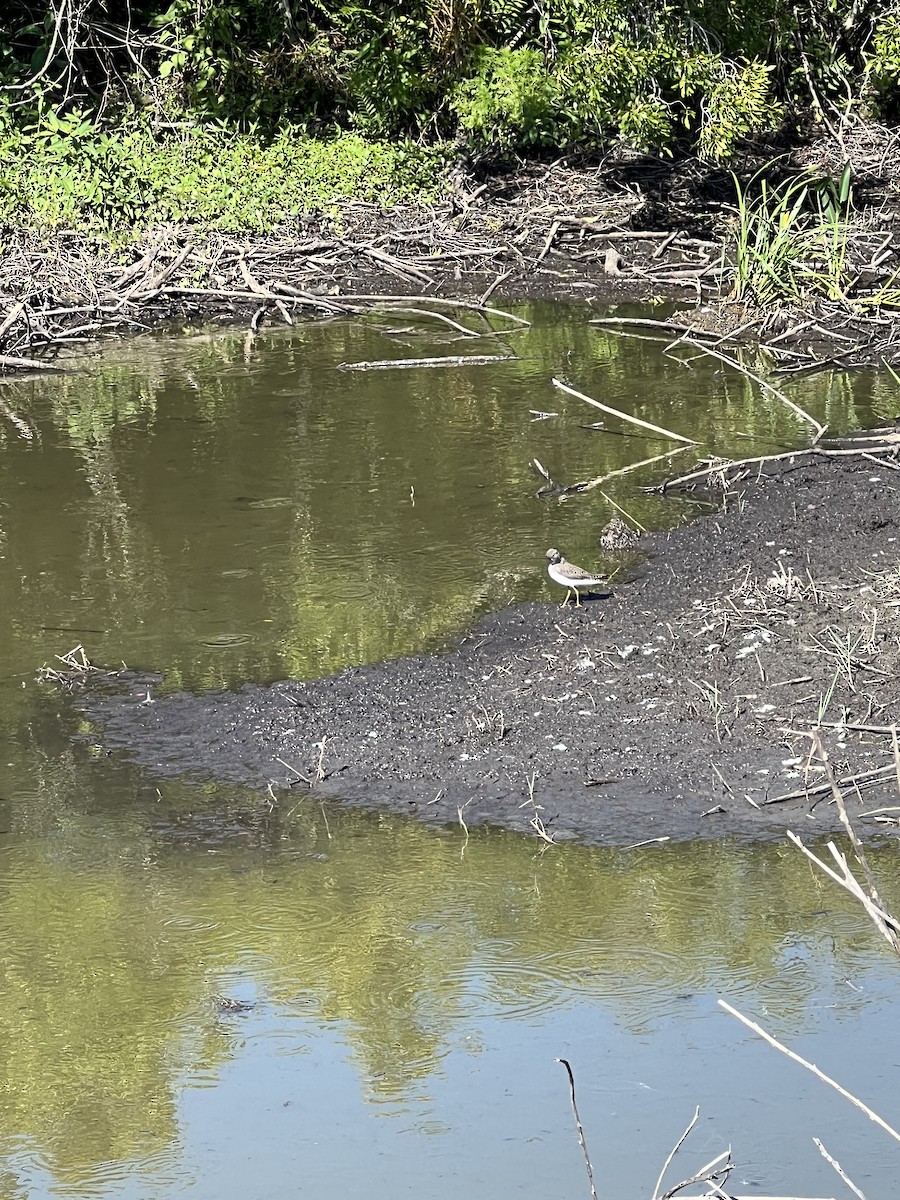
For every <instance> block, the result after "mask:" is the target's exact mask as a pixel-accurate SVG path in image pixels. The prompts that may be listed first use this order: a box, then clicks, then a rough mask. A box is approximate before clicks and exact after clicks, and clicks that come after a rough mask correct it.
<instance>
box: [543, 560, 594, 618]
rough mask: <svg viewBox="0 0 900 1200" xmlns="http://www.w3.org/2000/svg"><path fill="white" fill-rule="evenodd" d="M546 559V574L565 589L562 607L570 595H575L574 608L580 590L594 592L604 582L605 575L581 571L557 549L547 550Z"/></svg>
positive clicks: (578, 599)
mask: <svg viewBox="0 0 900 1200" xmlns="http://www.w3.org/2000/svg"><path fill="white" fill-rule="evenodd" d="M547 559H548V563H547V574H548V575H549V576H550V578H551V579H552V580H553V582H554V583H558V584H559V586H560V587H564V588H565V589H566V598H565V600H563V602H562V605H561V607H562V608H565V607H566V605H567V604H568V603H569V597H570V596H572V595H574V597H575V606H576V608H577V607H579V606H580V605H581V593H582V592H594V591H597V589H598V588H602V587H603V586H604V585H605V584H606V576H604V575H591V574H590V572H588V571H583V570H582V569H581V567H576V566H575V564H574V563H570V562H567V561H566V560H565V559H564V558H563V556H562V555H561V554H560V552H559V551H558V550H548V551H547Z"/></svg>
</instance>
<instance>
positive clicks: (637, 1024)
mask: <svg viewBox="0 0 900 1200" xmlns="http://www.w3.org/2000/svg"><path fill="white" fill-rule="evenodd" d="M101 770H102V767H101V766H100V765H99V764H96V765H94V766H92V765H91V764H90V763H89V762H88V763H80V764H78V765H77V773H76V769H75V764H72V766H71V767H70V768H69V769H68V770H62V769H61V768H59V766H58V765H57V767H56V768H55V780H54V778H53V777H51V775H48V776H47V777H46V778H45V779H44V780H43V781H42V783H43V786H42V787H41V788H40V789H38V790H35V791H34V792H33V793H28V792H27V791H25V790H21V791H19V792H18V794H17V795H16V796H15V798H14V799H15V805H14V811H15V812H17V813H19V814H20V815H19V818H18V820H17V821H16V830H15V832H13V833H12V834H11V835H10V836H8V837H7V838H6V839H4V842H3V844H2V846H0V878H2V880H3V893H2V908H0V972H2V980H3V996H4V1003H3V1005H2V1006H0V1047H2V1049H0V1062H2V1076H3V1080H4V1083H5V1087H4V1088H3V1090H2V1092H0V1126H2V1128H3V1129H4V1130H6V1131H7V1134H8V1135H9V1136H10V1137H12V1138H13V1139H19V1143H20V1144H21V1145H30V1146H34V1147H37V1148H39V1153H40V1155H41V1159H42V1162H43V1163H44V1165H45V1167H46V1169H47V1170H49V1171H50V1172H51V1173H52V1176H53V1177H54V1178H55V1179H56V1180H58V1181H59V1182H60V1183H62V1184H64V1185H66V1186H69V1187H71V1188H73V1189H75V1190H76V1191H77V1190H78V1189H79V1188H81V1187H84V1188H91V1189H97V1188H102V1186H103V1179H104V1172H106V1171H112V1172H113V1174H114V1175H115V1174H117V1171H116V1169H115V1167H114V1164H116V1163H119V1164H122V1163H133V1162H135V1161H140V1162H143V1161H150V1162H153V1161H155V1160H156V1159H157V1158H158V1156H159V1155H165V1154H169V1155H172V1154H173V1152H174V1151H173V1147H177V1146H178V1144H179V1142H180V1141H181V1137H182V1135H181V1132H180V1127H179V1126H180V1121H179V1100H178V1097H179V1092H180V1089H181V1087H182V1086H184V1084H185V1083H186V1084H187V1085H188V1086H189V1087H197V1086H204V1085H211V1084H217V1083H219V1082H220V1081H221V1080H222V1078H223V1075H225V1076H227V1064H228V1063H229V1062H232V1061H234V1060H235V1059H237V1058H241V1057H242V1056H245V1055H246V1054H247V1053H248V1051H247V1049H246V1047H247V1038H248V1037H249V1036H251V1034H250V1030H251V1029H255V1033H254V1034H253V1035H252V1037H253V1038H259V1037H262V1038H263V1039H264V1041H265V1042H266V1043H267V1049H266V1054H267V1055H268V1054H271V1053H272V1052H273V1051H274V1052H275V1053H276V1054H278V1055H287V1056H288V1057H289V1058H290V1057H293V1056H295V1055H297V1054H301V1055H307V1054H313V1055H314V1056H315V1055H316V1054H318V1053H320V1052H322V1046H321V1044H320V1043H321V1040H322V1038H323V1037H324V1038H326V1040H327V1038H328V1036H330V1035H328V1032H327V1031H329V1030H331V1031H334V1032H335V1033H338V1034H339V1038H340V1040H341V1042H342V1043H344V1044H345V1045H346V1047H347V1052H348V1053H349V1056H350V1057H349V1061H350V1062H352V1063H354V1064H355V1068H356V1070H357V1071H358V1072H359V1075H360V1081H361V1086H362V1088H363V1093H364V1094H365V1095H367V1096H368V1097H369V1101H370V1103H372V1102H375V1103H377V1104H378V1105H387V1111H388V1112H392V1113H395V1114H397V1113H406V1114H408V1113H409V1112H410V1111H411V1109H410V1106H413V1108H415V1107H416V1106H417V1105H418V1106H419V1107H420V1108H421V1106H423V1105H424V1106H425V1108H428V1107H429V1105H428V1103H427V1101H428V1098H429V1096H430V1095H431V1094H432V1090H433V1087H434V1081H435V1079H436V1078H439V1077H440V1076H441V1075H442V1074H443V1072H444V1069H445V1061H446V1060H447V1058H448V1056H451V1057H452V1056H454V1055H455V1054H457V1053H459V1052H461V1051H462V1050H463V1049H464V1051H465V1053H466V1054H467V1055H471V1054H476V1055H477V1054H479V1053H480V1051H479V1043H480V1042H481V1041H482V1040H483V1039H484V1037H485V1036H486V1031H487V1030H490V1029H491V1027H492V1025H493V1024H494V1023H495V1022H496V1021H500V1022H509V1023H510V1028H511V1029H512V1028H515V1027H516V1026H517V1025H519V1024H521V1023H523V1022H524V1023H525V1025H531V1026H534V1027H541V1026H542V1025H544V1024H545V1023H548V1022H549V1023H554V1022H555V1023H559V1022H560V1021H561V1020H562V1019H563V1016H564V1014H565V1013H566V1012H569V1013H571V1014H577V1013H578V1012H579V1011H581V1010H584V1009H585V1007H586V1008H587V1009H589V1010H591V1011H593V1012H595V1013H596V1014H598V1016H599V1014H605V1017H604V1018H603V1019H604V1020H606V1021H612V1022H614V1024H615V1027H616V1028H617V1029H618V1030H619V1031H620V1034H619V1036H622V1035H624V1034H627V1036H628V1037H630V1038H637V1039H648V1038H649V1039H651V1040H654V1041H656V1042H657V1043H658V1046H659V1052H664V1053H665V1054H666V1055H668V1056H669V1064H670V1067H671V1069H672V1070H674V1071H675V1072H676V1073H678V1072H682V1071H684V1072H686V1073H687V1074H688V1075H692V1074H693V1069H692V1067H691V1065H690V1055H689V1054H688V1053H687V1052H686V1048H685V1047H684V1046H683V1045H681V1047H680V1048H679V1043H680V1041H681V1039H680V1037H678V1036H676V1037H675V1038H673V1037H672V1034H671V1028H672V1022H673V1021H674V1020H676V1019H680V1017H679V1014H681V1016H685V1015H689V1014H690V1013H691V1011H692V1010H693V1009H694V1008H695V1006H696V1004H697V1003H698V1002H700V1003H701V1004H702V1007H703V1008H704V1010H706V1011H708V1007H709V1003H710V1002H711V1001H710V998H711V997H712V996H713V995H714V994H715V993H717V992H718V991H723V992H727V994H728V995H729V996H730V997H731V998H732V999H733V1000H735V1002H736V1003H737V1004H738V1005H739V1006H741V1007H745V1008H746V1009H748V1010H749V1011H751V1012H756V1013H760V1012H765V1013H766V1021H767V1024H768V1026H769V1027H770V1028H771V1029H773V1031H774V1032H776V1033H777V1034H778V1035H779V1036H782V1037H786V1038H788V1039H790V1038H791V1037H795V1036H797V1035H798V1034H799V1033H801V1032H802V1031H803V1030H804V1029H805V1028H806V1026H807V1024H808V1023H809V1021H810V1019H811V1018H812V1020H813V1021H814V1022H815V1020H818V1019H821V1012H822V1009H823V1006H827V1005H829V1004H832V1003H835V1002H836V1001H837V1000H838V999H839V1005H840V1007H839V1009H838V1010H836V1011H835V1012H834V1013H833V1014H832V1015H831V1016H830V1018H829V1022H830V1024H831V1025H832V1028H833V1027H834V1023H837V1024H838V1025H841V1024H845V1023H849V1024H850V1025H851V1026H852V1025H853V1024H854V1023H855V1022H856V1021H857V1020H858V1019H859V1016H860V1014H861V1013H862V1012H863V1011H864V1010H865V1009H866V1007H867V1005H868V1004H869V1003H870V1002H871V1001H870V996H869V995H868V994H867V992H868V985H867V984H866V982H865V981H866V978H867V976H869V975H871V973H872V971H873V970H874V971H875V972H876V974H877V972H878V969H879V968H878V965H877V964H878V962H879V961H880V960H879V957H878V954H877V952H873V947H872V941H873V938H872V935H871V934H870V932H869V930H868V929H867V927H866V925H865V922H864V921H863V919H862V918H861V916H859V915H858V914H856V913H855V912H854V911H853V910H852V908H849V907H847V906H845V905H844V904H843V902H842V900H841V898H840V897H839V896H836V895H835V894H834V893H833V892H831V891H830V890H829V889H825V888H823V886H822V885H821V884H820V883H819V882H818V881H817V880H815V879H814V878H812V877H811V875H810V873H809V871H808V870H807V869H806V868H805V867H804V866H802V865H799V864H798V862H797V856H796V853H795V852H791V851H789V850H787V849H784V848H781V847H765V848H759V847H757V848H749V847H746V846H741V845H722V844H714V843H703V844H697V845H678V846H673V847H670V848H668V849H664V850H660V849H655V850H639V851H631V852H627V851H613V850H604V849H595V848H593V849H592V848H578V847H574V846H570V847H566V848H565V849H564V850H559V851H558V852H557V851H556V850H554V851H551V852H548V853H545V854H541V853H540V852H539V851H538V850H537V849H536V846H535V844H534V843H532V842H529V841H526V840H524V839H522V838H519V837H516V836H512V835H505V834H499V833H496V832H493V833H486V832H480V833H478V834H477V835H474V836H472V837H471V838H470V839H469V841H468V843H467V844H466V845H465V848H464V850H463V841H462V838H461V837H460V836H457V834H456V833H455V832H453V831H447V832H446V833H445V834H443V835H435V834H434V833H433V832H431V831H428V830H426V829H424V828H422V827H419V826H417V825H415V824H412V823H408V822H404V821H402V820H399V819H388V818H372V817H367V816H365V815H363V814H359V813H341V812H336V811H333V810H326V809H323V808H321V807H320V806H318V805H317V804H316V803H315V801H314V800H311V799H308V798H306V799H302V800H300V799H298V801H297V803H296V805H295V806H294V808H293V810H292V811H290V810H289V811H283V810H279V809H275V810H272V811H270V810H269V809H268V807H267V806H266V805H264V804H261V803H260V800H259V797H256V796H253V797H245V796H242V795H240V794H236V793H217V792H216V791H215V789H212V788H210V789H207V792H206V797H205V799H204V797H203V796H202V795H200V794H198V792H197V790H196V789H182V788H180V787H179V786H178V785H171V784H166V785H165V788H166V790H165V794H164V795H158V796H153V795H152V793H151V792H150V791H149V789H147V787H146V784H141V783H140V781H139V779H132V780H131V784H130V786H131V787H132V788H133V789H134V791H133V793H132V795H131V796H130V797H126V796H125V794H124V792H123V790H121V789H122V788H123V787H124V785H125V783H126V781H127V780H128V779H130V778H131V777H130V776H128V775H127V774H123V775H122V776H121V777H120V779H119V784H120V790H119V793H118V795H117V798H116V803H115V806H114V807H115V809H116V811H110V809H109V808H107V809H106V810H105V811H99V810H98V809H97V807H96V805H92V804H91V803H90V802H88V804H87V805H85V806H84V807H82V805H81V804H79V803H78V802H77V799H76V797H77V796H78V795H79V793H80V794H81V795H82V796H84V797H90V796H91V795H92V794H93V790H94V789H93V787H92V786H91V785H92V784H93V783H95V782H96V780H92V779H91V775H92V774H93V773H95V772H99V771H101ZM54 782H55V784H56V789H57V795H56V796H55V797H54V796H53V791H54ZM64 782H65V783H67V785H68V788H69V803H68V805H66V806H65V807H64V808H60V807H59V806H58V801H59V794H58V792H59V789H60V787H61V786H63V784H64ZM73 799H74V800H75V803H72V801H73ZM126 799H128V803H124V801H125V800H126ZM92 808H93V811H91V809H92ZM41 813H43V815H41ZM880 866H881V867H882V868H886V869H887V870H888V872H889V874H888V881H887V887H886V890H888V892H890V891H891V890H892V889H893V890H896V887H897V885H898V883H900V878H898V876H897V867H896V862H895V860H893V858H888V857H887V856H885V857H884V859H883V860H882V862H881V863H880ZM848 904H849V902H848ZM850 976H852V977H853V979H854V981H855V984H856V985H857V988H856V990H853V991H851V992H848V989H847V988H846V985H845V983H844V981H845V980H846V979H847V978H848V977H850ZM860 984H862V986H859V985H860ZM223 997H224V998H226V999H230V1000H232V1001H238V1002H239V1003H237V1004H231V1005H230V1004H227V1003H223V1001H222V998H223ZM576 1019H577V1018H576ZM498 1036H500V1037H501V1040H502V1035H498V1034H496V1033H494V1034H492V1035H491V1038H492V1040H496V1038H497V1037H498ZM851 1036H852V1035H851ZM733 1038H734V1040H735V1041H739V1040H740V1038H739V1036H738V1035H737V1033H736V1032H735V1033H734V1034H733ZM253 1053H255V1052H253ZM270 1086H272V1087H274V1088H275V1090H276V1092H277V1083H276V1082H274V1081H272V1080H270ZM442 1119H443V1118H442ZM110 1164H113V1165H112V1166H111V1165H110Z"/></svg>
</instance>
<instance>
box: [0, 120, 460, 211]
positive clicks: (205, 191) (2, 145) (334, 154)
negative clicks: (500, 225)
mask: <svg viewBox="0 0 900 1200" xmlns="http://www.w3.org/2000/svg"><path fill="white" fill-rule="evenodd" d="M442 166H443V157H442V152H441V151H440V150H438V149H432V150H427V149H424V148H422V147H419V146H416V145H411V144H400V145H388V144H385V143H378V142H372V141H367V140H365V139H364V138H362V137H360V136H358V135H355V134H345V135H343V136H342V137H339V138H336V139H333V140H331V141H323V140H316V139H312V138H310V137H308V136H306V135H305V134H303V133H302V132H299V131H295V130H285V131H284V132H283V133H281V134H280V135H279V136H278V137H277V138H275V139H274V140H272V141H262V140H260V139H259V138H257V137H253V136H250V135H239V134H233V133H223V132H221V131H220V132H216V131H211V130H203V129H194V130H190V131H188V132H187V133H185V134H183V135H182V136H180V137H169V138H166V139H164V140H160V139H158V138H156V137H154V136H153V134H152V132H151V131H150V130H149V129H147V128H139V129H135V130H132V131H130V132H124V131H119V132H117V133H103V132H98V131H97V130H96V129H95V128H93V127H91V126H90V125H89V123H86V122H81V123H79V124H78V125H77V126H75V127H74V128H71V129H69V128H64V129H56V130H51V129H50V127H49V125H47V126H42V127H41V128H39V129H37V130H35V131H33V132H31V133H23V132H18V133H15V132H14V133H11V134H9V133H8V134H7V135H6V136H5V137H4V138H3V139H2V140H0V220H2V221H4V222H5V223H7V224H17V225H21V226H26V227H37V228H42V229H66V228H71V229H97V230H106V231H119V232H120V233H124V232H127V231H129V230H132V229H134V230H140V229H143V228H146V227H149V226H153V225H157V224H160V223H163V222H173V221H174V222H179V223H181V222H189V223H198V224H202V225H204V226H208V227H215V228H219V229H223V230H232V231H241V230H256V231H259V232H265V231H267V230H272V229H275V228H276V227H277V226H279V225H280V224H282V223H283V222H284V221H286V220H290V219H291V218H292V217H295V216H297V215H299V214H302V213H304V212H308V211H310V210H313V209H317V208H327V207H328V206H329V205H332V204H334V203H335V202H336V201H337V200H339V199H345V198H348V199H354V198H355V199H362V200H369V201H377V202H379V203H382V204H390V203H393V202H396V201H398V200H400V199H404V198H409V197H411V196H428V195H429V193H430V192H432V191H433V190H434V188H435V187H436V186H437V181H438V178H439V174H440V170H441V168H442Z"/></svg>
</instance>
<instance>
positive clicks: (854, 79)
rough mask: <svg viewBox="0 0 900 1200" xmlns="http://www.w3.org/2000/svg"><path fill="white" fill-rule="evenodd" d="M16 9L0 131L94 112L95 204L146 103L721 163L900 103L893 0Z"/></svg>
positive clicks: (264, 0)
mask: <svg viewBox="0 0 900 1200" xmlns="http://www.w3.org/2000/svg"><path fill="white" fill-rule="evenodd" d="M5 15H6V23H5V25H4V26H3V28H2V29H0V136H3V131H4V129H5V130H6V133H7V134H8V133H9V132H10V130H13V131H15V130H19V131H24V130H29V129H30V130H31V131H32V136H35V131H37V130H40V131H42V136H43V134H44V133H46V134H47V137H46V139H45V140H46V141H47V142H48V144H49V143H51V142H52V135H53V134H64V135H66V136H68V134H67V132H66V130H62V129H60V130H54V129H52V128H51V127H50V124H49V114H51V113H52V114H53V115H54V116H55V117H56V118H57V119H59V120H60V121H63V122H66V121H69V120H71V119H73V118H77V119H78V121H79V122H81V123H83V122H88V123H89V124H90V125H92V126H93V129H91V130H87V129H86V130H83V131H82V133H81V134H79V135H78V138H76V139H75V141H78V140H79V139H80V142H81V145H82V146H83V148H84V149H85V150H88V149H89V150H90V155H89V158H90V163H89V164H88V163H85V164H83V172H88V170H89V168H90V171H91V172H92V176H91V178H92V180H93V183H92V185H91V186H92V187H93V193H94V197H95V199H96V200H97V201H98V202H99V203H100V204H101V205H104V204H107V200H105V199H104V196H106V195H107V194H108V188H107V180H106V172H107V171H108V170H109V169H113V167H114V168H115V169H116V170H118V169H119V164H118V161H115V160H116V149H115V148H110V147H103V146H101V145H99V143H98V138H99V136H100V134H101V133H110V134H111V135H112V136H113V138H114V140H117V141H120V140H121V139H122V138H124V137H125V136H126V133H125V130H124V126H125V125H126V123H127V122H130V121H133V114H134V113H136V112H137V113H142V114H144V117H145V122H146V123H147V124H149V125H151V126H154V127H156V128H166V129H171V128H172V127H173V126H180V127H183V126H184V125H188V126H191V125H197V124H200V125H204V124H205V125H213V126H214V127H215V128H216V129H218V130H219V131H220V132H231V133H255V134H257V135H258V136H259V137H260V139H265V140H270V141H273V142H274V141H277V140H278V139H279V138H280V137H282V136H284V131H285V130H287V129H291V130H297V129H305V130H307V131H310V132H319V133H322V132H324V133H326V134H327V135H331V134H334V133H335V132H336V131H338V130H345V131H346V130H348V129H355V130H357V131H360V132H363V133H365V134H366V135H367V136H369V137H372V138H375V139H378V140H385V139H395V138H407V137H414V138H419V139H421V140H429V141H432V142H434V141H440V140H441V139H444V138H451V137H453V136H454V135H456V134H457V133H462V134H463V135H465V137H466V138H467V139H468V141H469V142H470V143H472V144H474V145H475V146H477V147H478V148H479V149H482V150H487V151H500V152H502V153H510V152H516V151H534V150H535V149H541V148H547V149H554V148H557V147H559V148H565V149H567V150H570V149H573V148H576V149H577V148H584V149H605V148H606V147H608V146H609V145H610V144H611V143H612V142H614V141H616V140H618V141H623V142H626V143H628V144H630V145H633V146H635V147H638V148H640V149H645V150H651V151H656V152H666V153H672V152H674V151H675V150H676V149H683V150H686V151H688V152H692V153H697V154H699V155H701V156H702V157H705V158H709V159H714V160H727V159H728V158H730V157H731V156H732V155H733V154H734V153H735V152H736V149H737V148H738V146H739V145H740V143H741V140H742V139H744V138H747V137H752V136H754V135H757V134H760V133H762V132H764V131H766V130H769V129H771V128H772V127H773V126H775V125H776V124H777V123H778V122H779V121H781V120H783V119H784V118H785V117H788V118H791V117H794V116H795V115H800V114H801V113H802V112H803V111H804V110H805V112H806V113H811V114H812V116H813V117H816V118H820V117H821V116H823V115H827V114H828V113H831V114H832V115H834V114H835V113H836V112H838V110H840V112H843V111H844V110H845V109H846V108H847V107H848V105H849V106H850V107H852V106H853V105H854V104H855V105H856V106H857V107H858V108H864V107H865V106H866V105H869V106H871V102H872V99H873V97H874V99H875V100H876V102H877V104H878V106H879V108H880V111H881V113H882V115H886V116H888V117H890V116H892V115H895V114H896V113H897V112H898V109H900V86H898V85H900V17H898V16H897V15H896V13H895V12H894V11H893V10H892V9H891V8H889V7H887V6H886V0H816V3H813V0H798V2H797V3H796V4H791V5H785V4H784V0H678V2H677V3H676V2H675V0H667V3H665V4H662V5H648V4H646V3H640V2H638V0H373V2H371V3H365V2H363V0H341V2H340V3H337V2H336V0H306V3H304V4H302V5H298V4H293V3H291V4H286V3H284V0H130V3H128V4H126V3H125V0H80V2H79V4H77V5H76V4H70V5H60V6H56V7H51V8H49V9H48V8H47V6H46V5H45V4H41V3H38V0H8V3H7V4H6V13H5ZM3 88H6V89H7V90H5V91H4V90H2V89H3ZM9 89H13V90H9ZM141 127H142V128H143V124H142V125H141ZM69 132H71V131H69ZM75 141H70V150H71V149H72V147H73V146H74V145H75ZM56 154H57V150H53V151H52V154H51V157H53V155H56ZM76 157H77V155H76ZM71 160H72V156H71V154H70V155H69V156H68V160H67V167H68V166H69V165H70V163H71ZM81 169H82V168H81V167H80V168H79V170H81ZM125 169H126V170H127V171H131V172H132V173H136V174H137V175H138V176H141V175H143V174H146V171H147V168H146V166H145V165H143V164H138V165H137V166H136V167H133V168H132V167H126V168H125ZM77 173H78V172H76V174H77ZM151 174H152V171H151ZM63 186H64V185H60V187H63ZM87 186H88V185H87V184H86V183H84V182H83V181H82V182H81V183H79V184H78V188H77V190H78V191H79V194H81V193H84V191H85V189H86V188H87ZM137 186H138V185H137V184H135V187H137ZM141 186H144V185H143V184H142V185H141ZM151 192H152V188H151ZM143 203H144V201H143V200H142V199H138V200H137V201H136V207H137V209H140V208H141V206H142V205H143Z"/></svg>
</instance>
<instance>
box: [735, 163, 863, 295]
mask: <svg viewBox="0 0 900 1200" xmlns="http://www.w3.org/2000/svg"><path fill="white" fill-rule="evenodd" d="M766 170H771V165H770V166H769V167H767V168H766ZM732 178H733V179H734V184H735V189H736V192H737V222H736V225H735V229H734V254H735V263H734V267H735V275H734V284H733V287H732V293H731V296H732V299H734V300H739V301H744V302H746V303H751V304H755V305H758V306H760V307H762V308H778V307H783V306H801V305H803V304H804V303H806V302H808V301H809V300H811V299H813V298H823V299H827V300H837V301H844V302H847V301H849V300H850V297H851V291H852V288H853V284H854V282H855V278H856V273H855V272H854V271H853V270H851V269H850V268H849V265H848V264H849V258H848V252H849V248H850V241H851V236H852V232H853V228H852V207H853V189H852V183H851V176H850V168H849V167H845V169H844V171H843V173H842V175H841V177H840V179H839V180H838V181H837V183H835V182H834V181H833V180H830V179H825V180H823V179H821V178H820V177H817V176H815V175H813V174H812V173H810V172H806V173H804V174H802V175H800V176H797V177H796V178H792V179H788V180H786V181H785V182H783V183H780V184H777V185H775V186H772V185H770V184H769V183H768V181H767V180H766V179H765V178H763V179H761V180H760V176H759V175H756V176H754V177H753V179H751V180H750V181H749V183H748V184H747V185H746V186H742V185H741V183H740V181H739V180H738V178H737V176H735V175H732ZM757 180H760V186H759V192H758V194H757V195H755V196H753V195H751V191H752V189H753V185H754V184H755V183H756V182H757Z"/></svg>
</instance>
